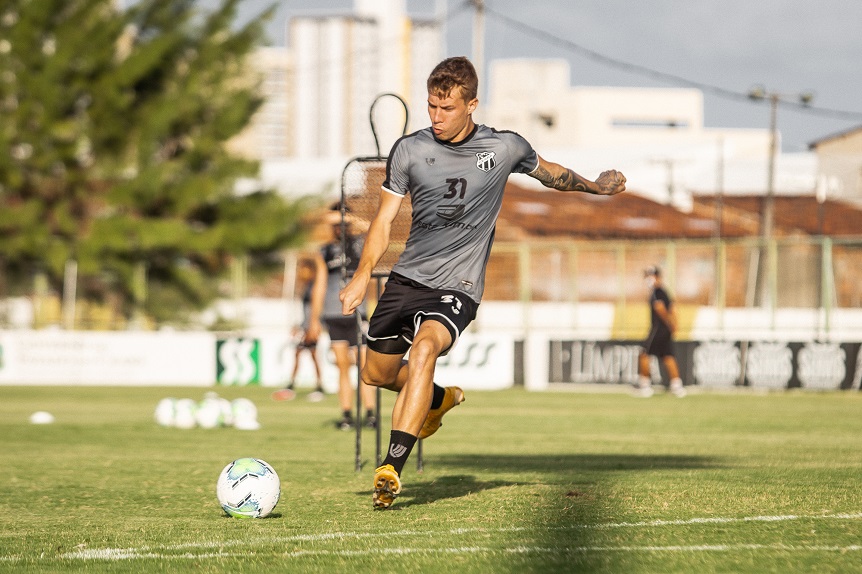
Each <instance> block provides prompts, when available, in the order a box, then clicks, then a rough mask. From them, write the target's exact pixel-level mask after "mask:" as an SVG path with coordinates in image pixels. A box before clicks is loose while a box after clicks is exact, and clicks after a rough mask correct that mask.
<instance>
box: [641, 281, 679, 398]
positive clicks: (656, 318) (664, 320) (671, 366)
mask: <svg viewBox="0 0 862 574" xmlns="http://www.w3.org/2000/svg"><path fill="white" fill-rule="evenodd" d="M644 277H645V278H646V280H647V284H648V285H649V286H650V289H651V292H650V298H649V306H650V330H649V335H647V338H646V340H645V341H644V342H643V349H642V350H641V354H640V356H639V357H638V375H639V376H638V388H637V393H638V395H639V396H641V397H651V396H652V395H653V389H652V380H651V379H650V360H649V357H650V355H653V356H655V357H657V358H659V359H660V360H661V362H662V363H664V366H665V369H667V374H668V377H670V392H672V393H673V394H674V395H676V396H677V397H684V396H685V394H686V392H685V387H684V386H683V384H682V379H680V378H679V367H678V366H677V364H676V357H675V356H674V352H673V334H674V331H676V313H674V309H673V302H672V301H671V299H670V296H669V295H668V294H667V291H665V289H664V287H662V282H661V269H659V268H658V267H657V266H655V265H653V266H650V267H647V268H646V269H645V270H644Z"/></svg>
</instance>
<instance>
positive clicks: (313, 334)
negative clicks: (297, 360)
mask: <svg viewBox="0 0 862 574" xmlns="http://www.w3.org/2000/svg"><path fill="white" fill-rule="evenodd" d="M318 337H320V319H312V320H310V321H309V322H308V329H307V330H306V331H305V334H304V336H303V340H304V341H305V342H306V343H308V342H312V343H313V342H317V338H318Z"/></svg>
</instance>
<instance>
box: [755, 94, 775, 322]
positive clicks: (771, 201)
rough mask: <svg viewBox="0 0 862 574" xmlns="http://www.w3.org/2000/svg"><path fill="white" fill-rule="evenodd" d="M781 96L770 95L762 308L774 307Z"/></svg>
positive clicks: (760, 278)
mask: <svg viewBox="0 0 862 574" xmlns="http://www.w3.org/2000/svg"><path fill="white" fill-rule="evenodd" d="M779 101H780V95H779V94H769V162H768V168H767V172H766V197H765V198H764V203H763V213H762V214H761V222H760V236H761V250H762V253H763V255H762V257H761V258H760V266H759V269H760V273H758V278H757V280H758V291H759V303H760V305H761V306H762V307H771V306H772V305H773V303H774V302H773V301H771V299H772V289H771V288H770V285H769V283H770V280H769V273H770V271H771V269H772V267H773V261H772V252H771V249H770V246H771V244H772V234H773V227H774V225H775V156H776V154H777V152H778V129H777V127H776V126H777V118H778V102H779Z"/></svg>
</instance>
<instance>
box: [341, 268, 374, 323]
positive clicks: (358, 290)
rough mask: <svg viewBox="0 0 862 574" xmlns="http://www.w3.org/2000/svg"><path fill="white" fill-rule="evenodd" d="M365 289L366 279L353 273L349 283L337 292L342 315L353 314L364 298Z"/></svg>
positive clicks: (366, 288) (366, 286)
mask: <svg viewBox="0 0 862 574" xmlns="http://www.w3.org/2000/svg"><path fill="white" fill-rule="evenodd" d="M367 290H368V280H367V279H363V278H362V277H361V276H359V275H354V276H353V279H351V280H350V283H348V284H347V285H346V286H345V287H344V289H342V290H341V292H340V293H339V294H338V298H339V299H340V300H341V313H342V315H353V312H354V311H355V310H356V308H357V307H359V305H360V304H362V301H363V300H364V299H365V292H366V291H367Z"/></svg>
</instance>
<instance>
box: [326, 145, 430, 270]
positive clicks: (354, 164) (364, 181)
mask: <svg viewBox="0 0 862 574" xmlns="http://www.w3.org/2000/svg"><path fill="white" fill-rule="evenodd" d="M385 179H386V158H385V157H360V158H354V159H353V160H351V161H350V162H349V163H348V164H347V165H346V166H345V168H344V172H343V173H342V179H341V202H342V203H341V204H342V206H344V209H343V210H342V216H343V217H344V218H345V223H346V224H347V223H349V224H350V226H351V227H352V228H353V229H355V230H357V231H362V232H363V233H364V232H365V231H367V230H368V227H369V225H370V224H371V220H372V219H374V215H375V214H376V213H377V206H378V204H379V203H380V189H381V187H382V185H383V181H384V180H385ZM412 215H413V210H412V208H411V205H410V197H409V196H407V197H405V198H404V200H403V201H402V202H401V210H400V211H399V212H398V215H397V216H396V217H395V221H393V222H392V228H391V231H390V235H389V248H388V249H387V250H386V253H384V255H383V257H382V258H381V259H380V261H379V262H378V263H377V266H376V267H375V268H374V275H375V276H383V275H388V274H389V272H390V271H392V267H393V266H394V265H395V262H396V261H398V257H399V256H400V255H401V253H402V252H403V251H404V245H405V244H406V243H407V237H408V235H409V234H410V221H411V218H412Z"/></svg>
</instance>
